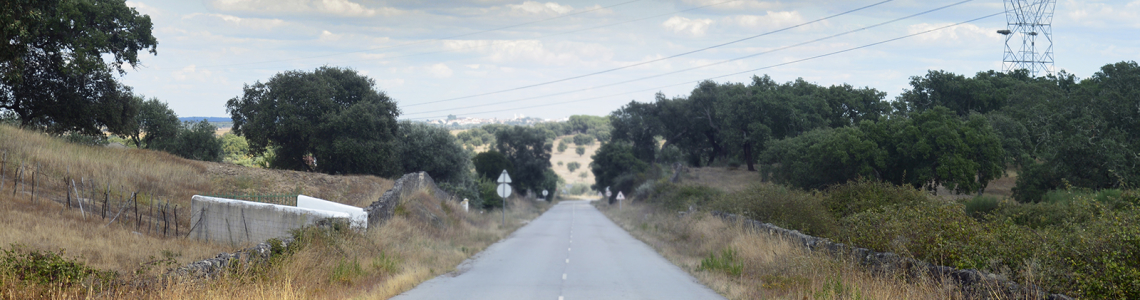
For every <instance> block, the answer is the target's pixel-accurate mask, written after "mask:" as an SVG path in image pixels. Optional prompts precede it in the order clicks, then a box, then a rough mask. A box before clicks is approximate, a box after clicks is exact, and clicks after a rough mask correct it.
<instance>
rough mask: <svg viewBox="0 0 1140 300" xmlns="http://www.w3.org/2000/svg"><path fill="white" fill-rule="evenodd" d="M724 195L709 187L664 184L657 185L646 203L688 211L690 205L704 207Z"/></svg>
mask: <svg viewBox="0 0 1140 300" xmlns="http://www.w3.org/2000/svg"><path fill="white" fill-rule="evenodd" d="M722 194H723V193H722V192H721V191H719V190H717V189H714V188H710V187H707V186H691V185H678V184H673V183H668V182H662V183H660V184H657V185H656V188H654V191H653V194H652V196H650V197H648V198H647V199H646V200H645V201H646V202H649V203H655V204H658V205H660V206H661V207H662V208H665V209H667V210H671V211H681V210H688V209H689V206H690V205H693V206H696V207H698V208H699V207H702V206H705V205H707V204H709V203H712V201H713V200H715V199H717V198H719V197H720V196H721V195H722Z"/></svg>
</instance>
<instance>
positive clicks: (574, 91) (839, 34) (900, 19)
mask: <svg viewBox="0 0 1140 300" xmlns="http://www.w3.org/2000/svg"><path fill="white" fill-rule="evenodd" d="M970 1H973V0H964V1H960V2H957V3H953V4H949V5H945V6H941V7H937V8H933V9H929V10H926V11H923V12H919V13H915V14H911V15H907V16H904V17H900V18H896V19H893V20H889V21H885V22H881V23H878V24H874V25H870V26H866V27H862V28H858V29H854V30H849V31H845V32H841V33H837V34H833V35H829V36H825V37H821V38H817V39H814V40H810V41H806V42H801V43H797V44H793V45H788V46H784V47H780V48H775V49H772V50H768V51H764V52H759V53H754V54H749V55H745V56H741V57H737V58H733V59H728V60H722V61H719V62H714V63H708V64H704V65H699V66H694V67H690V68H686V69H681V70H677V71H672V72H667V73H662V74H656V75H651V76H646V77H639V78H635V79H631V80H626V81H621V82H615V83H610V84H605V85H600V86H592V87H588V88H583V89H576V90H571V91H564V92H558V93H553V94H546V95H540V96H533V97H527V98H522V99H514V100H507V101H499V102H493V103H484V104H478V105H471V106H465V107H453V108H448V109H438V110H431V111H421V112H414V113H409V114H410V115H417V114H427V113H436V112H441V111H450V110H457V109H468V108H476V107H483V106H491V105H499V104H506V103H514V102H520V101H526V100H534V99H539V98H545V97H551V96H559V95H566V94H573V93H578V92H583V91H588V90H594V89H599V88H605V87H611V86H618V85H623V84H627V83H631V82H636V81H642V80H646V79H652V78H658V77H663V76H668V75H673V74H679V73H684V72H688V71H692V70H696V69H701V68H706V67H711V66H715V65H721V64H725V63H729V62H733V61H738V60H743V59H747V58H752V57H756V56H760V55H764V54H769V53H772V52H776V51H782V50H787V49H791V48H795V47H799V46H803V45H807V44H811V43H816V42H820V41H824V40H828V39H832V38H836V37H840V36H844V35H848V34H852V33H856V32H860V31H864V30H867V29H871V28H875V27H879V26H883V25H887V24H890V23H894V22H898V21H902V20H906V19H909V18H913V17H917V16H921V15H925V14H929V13H932V12H936V11H940V10H943V9H947V8H950V7H953V6H957V5H962V4H965V3H967V2H970ZM411 106H415V105H406V106H405V107H411Z"/></svg>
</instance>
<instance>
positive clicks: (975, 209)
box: [964, 196, 999, 219]
mask: <svg viewBox="0 0 1140 300" xmlns="http://www.w3.org/2000/svg"><path fill="white" fill-rule="evenodd" d="M998 203H999V201H998V199H997V198H994V197H992V196H977V197H974V198H970V200H966V202H965V203H964V204H965V205H966V214H967V215H970V216H971V217H974V218H975V219H980V218H982V217H984V216H987V215H990V213H992V212H993V211H994V210H997V208H998Z"/></svg>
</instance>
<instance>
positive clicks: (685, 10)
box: [357, 0, 741, 61]
mask: <svg viewBox="0 0 1140 300" xmlns="http://www.w3.org/2000/svg"><path fill="white" fill-rule="evenodd" d="M739 1H741V0H729V1H724V2H717V3H713V4H706V5H702V6H697V7H692V8H688V9H682V10H678V11H671V12H667V13H663V14H656V15H652V16H648V17H641V18H637V19H632V20H626V21H621V22H614V23H609V24H605V25H598V26H594V27H587V28H582V29H577V30H571V31H564V32H559V33H554V34H548V35H543V36H539V37H538V38H537V39H545V38H548V37H552V36H559V35H566V34H571V33H578V32H583V31H589V30H594V29H599V28H606V27H613V26H617V25H621V24H628V23H633V22H639V21H645V20H649V19H653V18H658V17H663V16H668V15H673V14H678V13H683V12H689V11H693V10H698V9H702V8H705V7H710V6H717V5H722V4H728V3H732V2H739ZM489 46H490V45H481V46H474V47H467V48H462V49H451V50H442V51H432V52H421V53H415V54H406V55H399V56H391V57H384V58H386V59H396V58H405V57H412V56H422V55H428V54H439V53H447V52H457V51H463V50H474V49H480V48H486V47H489ZM357 61H359V60H357Z"/></svg>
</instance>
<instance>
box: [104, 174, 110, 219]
mask: <svg viewBox="0 0 1140 300" xmlns="http://www.w3.org/2000/svg"><path fill="white" fill-rule="evenodd" d="M110 200H111V184H110V183H108V184H107V189H106V190H104V191H103V206H106V207H111V204H110ZM103 219H104V220H106V219H107V214H106V213H104V214H103Z"/></svg>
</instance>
